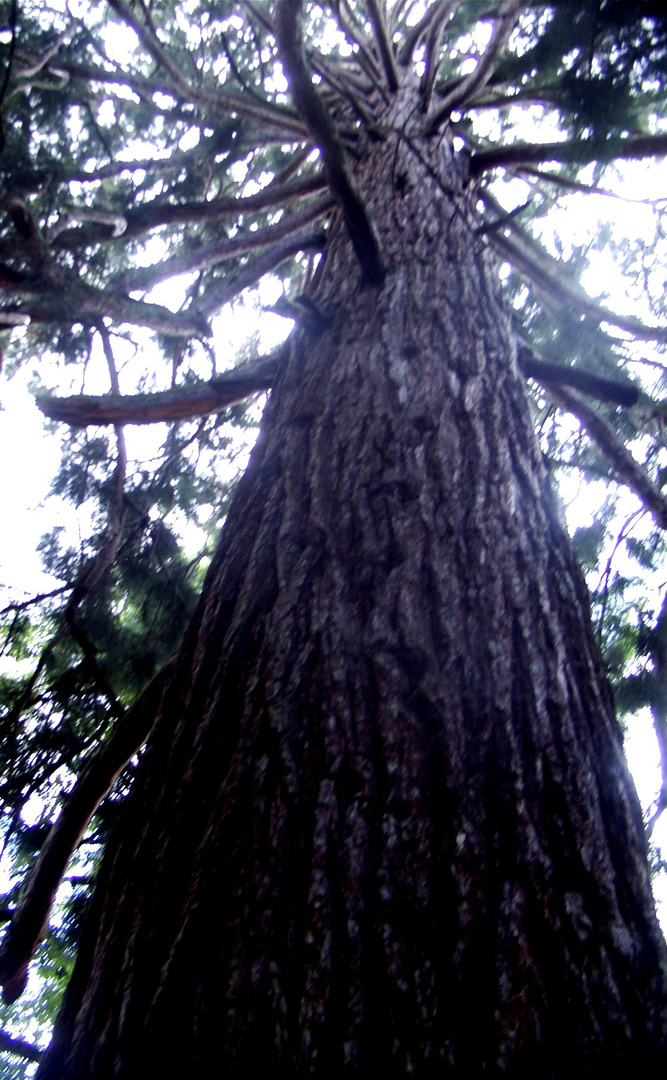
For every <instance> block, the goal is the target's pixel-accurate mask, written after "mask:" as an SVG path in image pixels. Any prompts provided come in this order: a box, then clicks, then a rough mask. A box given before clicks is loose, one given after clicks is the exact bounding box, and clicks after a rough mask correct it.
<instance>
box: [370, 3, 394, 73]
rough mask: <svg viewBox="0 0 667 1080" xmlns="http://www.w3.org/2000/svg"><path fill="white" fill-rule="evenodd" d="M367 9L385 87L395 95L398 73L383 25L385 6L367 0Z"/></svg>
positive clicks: (385, 28)
mask: <svg viewBox="0 0 667 1080" xmlns="http://www.w3.org/2000/svg"><path fill="white" fill-rule="evenodd" d="M367 7H368V15H369V18H370V20H371V26H372V27H373V33H374V35H375V43H376V45H377V50H378V53H379V54H380V59H381V61H382V67H383V68H384V73H385V77H386V79H387V86H388V87H389V89H390V90H391V92H392V93H395V92H396V91H397V90H398V72H397V71H396V59H395V57H394V46H393V44H392V42H391V40H390V38H389V35H388V33H387V27H386V25H385V5H383V4H382V5H381V4H379V3H378V0H367Z"/></svg>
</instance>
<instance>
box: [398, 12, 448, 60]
mask: <svg viewBox="0 0 667 1080" xmlns="http://www.w3.org/2000/svg"><path fill="white" fill-rule="evenodd" d="M458 3H459V0H455V3H451V2H448V0H441V2H440V3H439V4H430V5H429V6H428V7H427V8H426V11H425V12H424V14H423V15H422V17H421V19H420V20H419V22H417V23H415V25H414V26H410V27H408V29H407V31H406V35H405V40H404V41H403V44H402V45H401V48H400V49H399V53H398V62H399V64H401V65H402V66H406V65H407V64H409V63H411V61H412V55H413V53H414V51H415V49H416V48H417V47H418V45H419V43H420V42H421V40H422V38H423V37H424V35H425V34H426V32H427V30H428V28H429V27H430V25H431V23H432V22H434V20H438V19H439V18H440V17H441V10H442V8H443V7H447V8H449V7H451V8H452V9H453V8H454V7H455V6H456V7H458Z"/></svg>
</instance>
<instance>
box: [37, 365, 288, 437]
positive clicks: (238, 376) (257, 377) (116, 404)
mask: <svg viewBox="0 0 667 1080" xmlns="http://www.w3.org/2000/svg"><path fill="white" fill-rule="evenodd" d="M284 356H285V351H284V348H283V347H282V346H281V347H280V348H279V349H277V350H276V352H275V353H272V354H271V355H270V356H263V357H261V358H260V359H258V360H251V361H249V362H248V363H247V364H242V365H241V366H240V367H238V368H233V369H232V370H231V371H225V372H223V374H222V375H218V376H217V377H216V378H215V379H213V380H211V382H209V383H205V384H204V385H202V386H194V387H179V388H177V389H174V390H165V391H164V392H163V393H161V394H135V395H133V396H132V397H127V396H122V395H120V394H110V395H109V394H107V395H105V396H101V397H90V396H82V395H76V396H74V397H67V398H57V397H38V398H37V399H36V400H37V405H38V407H39V408H40V409H41V411H42V412H43V413H44V415H45V416H48V418H49V419H50V420H60V421H61V422H62V423H65V424H71V425H72V426H73V427H86V426H87V425H92V424H116V425H118V424H157V423H165V422H167V423H169V422H172V421H175V420H193V419H195V418H196V417H200V416H208V415H210V414H211V413H215V412H220V411H221V410H222V409H226V408H228V407H229V406H230V405H236V404H237V403H238V402H239V401H244V400H245V398H247V397H250V396H251V395H252V394H257V393H259V392H261V391H263V390H270V389H271V387H272V386H273V384H274V382H275V379H276V377H277V375H278V372H279V370H280V367H281V364H282V362H283V359H284Z"/></svg>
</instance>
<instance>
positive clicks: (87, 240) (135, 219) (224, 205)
mask: <svg viewBox="0 0 667 1080" xmlns="http://www.w3.org/2000/svg"><path fill="white" fill-rule="evenodd" d="M326 186H327V182H326V177H325V176H324V174H323V173H320V172H318V173H315V174H314V175H311V176H306V177H300V178H299V179H298V180H293V181H291V182H290V183H287V184H267V186H266V187H265V188H262V190H261V191H258V192H257V194H256V195H246V196H245V197H243V198H237V197H234V196H232V197H226V198H220V199H209V200H204V201H201V202H185V203H168V202H158V201H157V200H156V201H155V202H151V203H147V204H146V205H143V206H133V207H129V208H128V210H127V212H126V214H125V221H126V223H127V226H126V229H125V232H124V234H123V235H124V237H125V238H129V237H133V236H138V235H140V234H141V233H144V232H147V231H148V230H149V229H156V228H159V226H161V225H184V224H189V223H191V222H195V221H214V220H216V219H217V218H221V217H240V216H241V215H242V214H246V213H250V212H253V211H255V210H264V209H268V208H269V207H271V206H277V205H279V204H280V203H283V202H284V203H287V202H292V201H293V200H294V199H297V198H300V197H301V196H303V195H311V194H314V193H315V192H318V191H323V190H324V189H325V188H326ZM111 239H113V237H112V235H111V229H110V228H109V226H105V225H99V224H97V225H94V224H93V225H90V226H88V227H85V226H82V227H80V228H77V229H68V230H67V231H66V232H64V233H61V234H60V235H59V236H58V237H57V238H56V239H55V240H54V243H53V246H54V247H56V248H65V249H66V250H73V249H76V248H79V247H82V246H84V245H89V244H93V243H99V242H101V241H108V240H111Z"/></svg>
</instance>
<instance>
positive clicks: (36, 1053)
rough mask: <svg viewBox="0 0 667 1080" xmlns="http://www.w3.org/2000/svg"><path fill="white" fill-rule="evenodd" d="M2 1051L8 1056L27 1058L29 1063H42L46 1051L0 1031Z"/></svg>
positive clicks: (0, 1048) (0, 1047) (0, 1049)
mask: <svg viewBox="0 0 667 1080" xmlns="http://www.w3.org/2000/svg"><path fill="white" fill-rule="evenodd" d="M0 1051H3V1052H4V1053H6V1054H16V1056H17V1057H22V1058H26V1060H27V1061H41V1059H42V1057H43V1056H44V1051H43V1050H40V1048H39V1046H35V1045H34V1044H33V1043H29V1042H26V1041H25V1039H19V1038H17V1036H16V1035H9V1034H8V1033H7V1032H6V1031H0Z"/></svg>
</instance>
